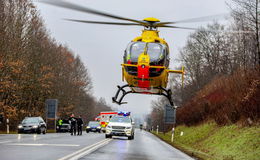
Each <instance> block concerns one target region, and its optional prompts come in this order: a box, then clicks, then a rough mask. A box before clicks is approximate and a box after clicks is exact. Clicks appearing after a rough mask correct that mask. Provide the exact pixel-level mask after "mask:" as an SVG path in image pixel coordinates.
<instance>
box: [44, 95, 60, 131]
mask: <svg viewBox="0 0 260 160" xmlns="http://www.w3.org/2000/svg"><path fill="white" fill-rule="evenodd" d="M45 104H46V123H47V128H48V129H53V130H55V129H56V118H57V116H56V113H57V110H58V100H57V99H47V100H46V102H45Z"/></svg>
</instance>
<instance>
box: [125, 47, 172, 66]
mask: <svg viewBox="0 0 260 160" xmlns="http://www.w3.org/2000/svg"><path fill="white" fill-rule="evenodd" d="M145 46H146V43H145V42H131V43H130V44H129V45H128V47H127V49H126V55H125V63H128V64H136V63H137V61H138V57H139V55H140V54H141V53H143V52H144V51H145ZM147 53H148V55H149V56H150V64H151V65H164V63H165V58H166V53H167V52H166V46H165V45H164V44H161V43H147Z"/></svg>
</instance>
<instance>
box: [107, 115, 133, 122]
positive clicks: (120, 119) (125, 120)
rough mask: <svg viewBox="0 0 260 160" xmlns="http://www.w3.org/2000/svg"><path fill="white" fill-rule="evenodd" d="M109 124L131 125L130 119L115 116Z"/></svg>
mask: <svg viewBox="0 0 260 160" xmlns="http://www.w3.org/2000/svg"><path fill="white" fill-rule="evenodd" d="M110 122H120V123H131V119H130V118H129V117H128V116H115V117H113V118H111V120H110Z"/></svg>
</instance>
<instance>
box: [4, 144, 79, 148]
mask: <svg viewBox="0 0 260 160" xmlns="http://www.w3.org/2000/svg"><path fill="white" fill-rule="evenodd" d="M8 145H14V146H57V147H78V146H80V145H77V144H37V143H10V144H8Z"/></svg>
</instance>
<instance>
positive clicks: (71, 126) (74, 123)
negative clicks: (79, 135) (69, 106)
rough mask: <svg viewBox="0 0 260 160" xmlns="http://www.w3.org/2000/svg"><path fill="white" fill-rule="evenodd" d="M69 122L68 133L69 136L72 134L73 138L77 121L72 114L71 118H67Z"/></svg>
mask: <svg viewBox="0 0 260 160" xmlns="http://www.w3.org/2000/svg"><path fill="white" fill-rule="evenodd" d="M69 122H70V133H71V135H73V134H74V136H75V135H76V125H77V119H76V118H75V116H74V114H71V116H70V118H69Z"/></svg>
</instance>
